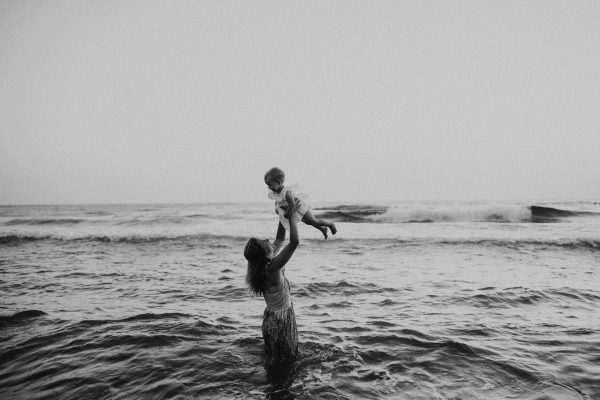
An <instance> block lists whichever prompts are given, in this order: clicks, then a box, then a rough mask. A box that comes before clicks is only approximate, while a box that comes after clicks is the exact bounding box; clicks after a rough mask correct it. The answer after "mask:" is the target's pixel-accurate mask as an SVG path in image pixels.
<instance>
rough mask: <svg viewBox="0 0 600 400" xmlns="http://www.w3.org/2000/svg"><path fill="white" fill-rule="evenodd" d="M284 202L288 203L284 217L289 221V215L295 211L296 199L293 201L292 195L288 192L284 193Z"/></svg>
mask: <svg viewBox="0 0 600 400" xmlns="http://www.w3.org/2000/svg"><path fill="white" fill-rule="evenodd" d="M285 200H286V201H287V203H288V208H287V210H285V215H284V217H285V218H287V219H290V215H292V213H293V212H294V211H295V210H296V199H294V195H293V194H292V192H290V191H289V190H288V191H287V192H285Z"/></svg>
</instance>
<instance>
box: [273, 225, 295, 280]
mask: <svg viewBox="0 0 600 400" xmlns="http://www.w3.org/2000/svg"><path fill="white" fill-rule="evenodd" d="M299 244H300V237H299V236H298V225H297V222H296V220H295V218H294V217H293V216H292V217H291V218H290V242H289V243H288V244H287V245H286V246H285V247H284V248H283V250H281V252H280V253H279V254H277V255H276V256H275V257H274V258H273V260H272V261H271V263H270V264H269V267H268V268H269V269H270V270H271V271H275V270H278V269H281V268H283V267H284V266H285V264H287V262H288V261H289V260H290V258H291V257H292V254H294V251H296V248H297V247H298V245H299Z"/></svg>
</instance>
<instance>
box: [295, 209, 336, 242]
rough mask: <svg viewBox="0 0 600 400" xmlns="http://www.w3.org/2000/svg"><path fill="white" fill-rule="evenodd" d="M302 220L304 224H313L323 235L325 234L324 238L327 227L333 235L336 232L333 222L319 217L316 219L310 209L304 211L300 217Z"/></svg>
mask: <svg viewBox="0 0 600 400" xmlns="http://www.w3.org/2000/svg"><path fill="white" fill-rule="evenodd" d="M302 222H304V223H305V224H306V225H310V226H314V227H315V228H317V229H318V230H320V231H321V233H322V234H323V236H325V239H327V228H329V229H330V230H331V233H332V234H334V235H335V234H336V233H337V228H336V227H335V224H334V223H333V222H330V221H326V220H324V219H320V218H319V219H316V218H315V216H314V215H313V213H312V211H311V210H307V211H306V213H305V214H304V217H303V218H302Z"/></svg>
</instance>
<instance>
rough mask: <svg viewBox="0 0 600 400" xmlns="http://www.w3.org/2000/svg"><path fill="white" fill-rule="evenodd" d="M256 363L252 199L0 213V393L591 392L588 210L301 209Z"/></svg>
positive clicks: (482, 206)
mask: <svg viewBox="0 0 600 400" xmlns="http://www.w3.org/2000/svg"><path fill="white" fill-rule="evenodd" d="M313 208H314V213H315V215H316V216H317V217H321V218H326V219H331V220H333V221H335V222H336V225H337V229H338V233H337V235H335V236H332V235H330V237H329V239H328V240H323V237H322V235H321V233H320V232H319V231H317V230H316V229H314V228H312V227H310V226H307V225H304V224H300V225H299V232H300V242H301V243H300V246H299V247H298V249H297V250H296V253H295V254H294V256H293V258H292V259H291V261H290V262H289V263H288V264H287V266H286V276H287V278H288V279H289V281H290V283H291V289H292V301H293V304H294V308H295V312H296V317H297V323H298V332H299V337H300V341H301V343H300V352H301V357H300V359H299V360H297V361H296V362H295V363H294V364H292V365H289V366H287V367H286V368H274V369H272V368H266V367H265V364H264V356H263V350H262V334H261V323H262V313H263V311H264V308H265V304H264V300H263V299H262V298H261V297H254V296H251V295H250V294H249V292H248V290H247V288H246V287H245V284H244V278H245V270H246V261H245V259H244V257H243V254H242V253H243V248H244V244H245V243H246V241H247V240H248V238H250V237H253V236H255V237H259V238H270V239H274V237H275V233H276V230H277V224H278V220H277V215H276V214H275V212H274V206H273V204H271V203H270V202H267V201H265V202H263V203H252V204H243V203H240V204H236V203H228V204H163V205H153V204H150V205H149V204H144V205H68V206H67V205H60V206H52V205H48V206H0V398H1V399H28V400H30V399H435V400H440V399H456V400H458V399H461V400H466V399H531V400H534V399H535V400H541V399H557V400H564V399H586V400H590V399H600V318H599V311H598V310H599V308H600V203H595V202H590V201H587V202H586V201H581V202H540V203H535V204H529V203H518V202H512V203H510V202H498V203H491V202H387V203H386V202H381V203H370V204H367V203H362V204H361V203H315V204H313Z"/></svg>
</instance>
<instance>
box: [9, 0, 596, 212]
mask: <svg viewBox="0 0 600 400" xmlns="http://www.w3.org/2000/svg"><path fill="white" fill-rule="evenodd" d="M272 166H279V167H280V168H282V169H284V171H286V173H287V175H288V179H287V181H288V183H300V184H301V185H302V186H303V188H304V189H305V190H306V191H307V192H308V193H309V194H310V195H311V199H312V200H313V201H341V202H348V201H377V200H413V199H414V200H421V199H428V200H469V199H472V200H483V199H522V200H528V199H532V200H534V199H544V198H552V199H594V198H595V199H598V200H600V2H598V1H595V0H594V1H571V0H569V1H549V0H540V1H523V0H519V1H479V0H477V1H445V0H439V1H349V0H344V1H323V0H318V1H294V2H291V1H148V0H142V1H122V0H118V1H60V0H54V1H26V0H20V1H7V0H0V204H36V203H45V204H48V203H138V202H208V201H210V202H213V201H269V200H268V199H267V197H266V192H267V188H266V186H265V185H264V183H263V175H264V173H265V172H266V170H267V169H269V168H270V167H272Z"/></svg>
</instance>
